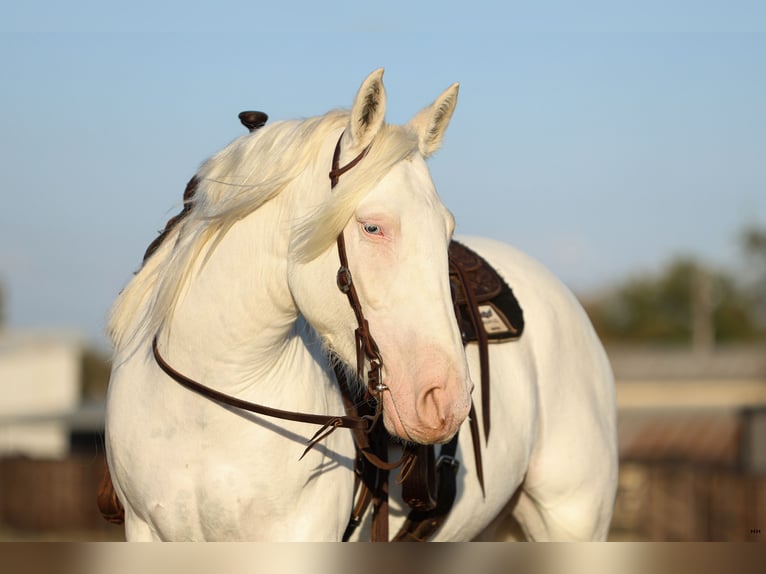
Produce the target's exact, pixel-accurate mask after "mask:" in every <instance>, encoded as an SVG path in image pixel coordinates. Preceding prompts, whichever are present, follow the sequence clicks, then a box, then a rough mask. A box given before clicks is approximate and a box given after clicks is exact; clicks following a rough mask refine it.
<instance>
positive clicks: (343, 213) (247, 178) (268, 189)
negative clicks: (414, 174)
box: [109, 111, 418, 348]
mask: <svg viewBox="0 0 766 574" xmlns="http://www.w3.org/2000/svg"><path fill="white" fill-rule="evenodd" d="M348 121H349V113H348V112H347V111H333V112H330V113H328V114H326V115H324V116H319V117H315V118H310V119H307V120H292V121H284V122H276V123H274V124H271V125H269V126H266V127H263V128H261V129H259V130H256V131H255V132H253V133H250V134H248V135H245V136H242V137H240V138H238V139H236V140H234V141H233V142H232V143H231V144H229V145H228V146H227V147H225V148H224V149H223V150H221V151H220V152H218V153H217V154H215V155H214V156H212V157H211V158H210V159H208V160H207V161H206V162H205V163H204V164H203V165H202V166H201V167H200V169H199V171H198V172H197V175H196V178H197V180H198V182H199V183H198V187H197V190H196V192H195V194H194V197H193V198H192V199H191V200H190V202H191V204H192V205H191V209H190V210H189V212H188V213H187V215H186V216H185V217H184V218H183V219H182V220H181V221H179V223H178V224H177V225H176V226H175V227H174V228H173V229H172V230H171V231H170V233H169V234H168V236H167V237H166V238H165V239H164V240H163V242H162V244H161V245H160V246H159V248H158V249H157V250H156V251H155V252H154V254H153V255H152V256H151V257H150V258H149V259H148V260H147V261H145V262H144V264H143V266H142V267H141V269H140V270H139V271H138V272H137V273H136V274H135V276H134V277H133V278H132V279H131V281H130V282H129V283H128V285H127V286H126V287H125V289H124V290H123V291H122V292H121V293H120V295H119V297H118V298H117V300H116V302H115V304H114V306H113V307H112V310H111V315H110V320H109V334H110V336H111V338H112V342H113V344H114V345H115V348H121V347H123V346H125V345H127V344H136V343H139V342H141V341H143V340H144V339H145V338H146V337H153V336H154V334H156V333H157V332H158V331H159V330H160V329H161V328H162V327H163V325H164V324H165V322H166V321H167V320H168V319H169V318H170V317H171V316H172V313H173V310H174V308H175V305H176V303H177V301H178V298H179V295H180V293H181V292H182V290H183V288H184V286H185V285H186V284H187V282H188V280H189V277H190V274H191V271H192V269H193V268H194V266H195V263H196V262H197V261H198V260H199V259H200V257H202V256H203V255H204V256H206V257H208V256H209V255H210V253H212V250H213V249H215V247H216V246H217V245H218V243H219V241H220V240H221V238H222V237H223V236H224V234H225V233H226V232H227V231H228V230H229V229H230V228H231V227H232V226H233V225H234V224H236V223H237V222H238V221H240V220H241V219H243V218H244V217H246V216H247V215H249V214H250V213H252V212H254V211H255V210H257V209H258V208H259V207H261V206H262V205H264V204H265V203H267V202H268V201H270V200H272V199H273V198H275V197H277V196H278V195H280V194H281V193H282V192H283V191H284V190H285V189H286V188H287V187H288V186H289V185H290V184H291V183H292V182H294V181H295V179H296V178H297V177H298V176H299V175H301V174H303V173H304V172H306V170H307V169H310V168H311V167H312V166H313V165H314V164H315V163H316V162H320V163H319V165H323V166H324V165H325V164H326V167H327V171H329V167H330V159H331V158H330V157H322V156H321V150H322V149H323V146H324V144H325V142H327V141H328V138H330V137H331V136H333V135H334V137H336V138H337V137H338V135H339V134H340V133H341V131H342V129H343V128H344V127H345V126H346V125H347V123H348ZM333 141H334V140H333ZM416 152H418V136H417V134H416V133H415V131H414V130H413V129H412V128H411V127H410V126H390V125H384V126H383V128H382V129H381V130H380V132H379V133H378V135H377V136H376V138H375V140H374V142H373V144H372V147H371V149H370V152H369V153H368V155H367V156H366V157H365V159H364V169H355V170H351V171H350V172H348V173H347V174H346V175H345V176H344V177H343V178H342V179H341V181H340V183H339V184H338V186H337V187H336V188H335V189H334V190H333V193H332V195H330V193H329V188H330V186H329V179H327V178H325V179H323V180H322V181H321V182H318V183H317V185H326V186H327V195H326V196H325V197H324V201H322V202H321V203H319V204H318V205H317V207H316V208H315V209H314V211H313V212H312V213H311V214H310V215H309V216H307V217H302V218H300V219H298V220H296V221H293V222H289V223H290V224H291V225H292V226H293V230H294V232H293V234H292V237H293V240H292V245H291V256H292V257H296V258H298V259H300V260H303V261H309V260H312V259H313V258H315V257H317V256H318V255H320V254H321V253H323V252H324V251H325V250H326V249H328V248H329V247H330V246H331V244H332V243H333V242H334V241H335V238H336V237H337V236H338V234H339V233H340V231H341V230H342V229H343V228H344V227H345V225H346V224H347V222H348V221H349V219H350V218H351V216H352V215H353V210H354V209H355V207H356V205H357V204H358V203H359V201H360V200H361V198H362V197H363V196H364V195H365V194H366V193H367V192H368V191H369V190H370V189H372V187H374V185H375V184H376V183H377V182H378V181H380V179H381V178H382V177H383V175H385V173H387V172H388V170H390V169H391V167H392V166H393V165H394V164H396V163H398V162H399V161H402V160H404V159H406V158H407V157H410V156H412V155H413V154H414V153H416ZM323 173H325V174H326V173H327V172H323ZM325 177H326V176H325Z"/></svg>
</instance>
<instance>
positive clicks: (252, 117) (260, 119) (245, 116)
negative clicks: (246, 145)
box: [239, 112, 269, 132]
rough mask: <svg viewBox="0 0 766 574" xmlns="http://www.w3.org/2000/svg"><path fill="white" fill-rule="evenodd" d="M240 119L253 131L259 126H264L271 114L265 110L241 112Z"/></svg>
mask: <svg viewBox="0 0 766 574" xmlns="http://www.w3.org/2000/svg"><path fill="white" fill-rule="evenodd" d="M239 121H241V122H242V125H243V126H245V127H246V128H247V129H248V130H250V131H251V132H254V131H255V130H257V129H258V128H262V127H263V126H264V125H266V122H267V121H269V116H268V115H266V114H265V113H263V112H241V113H240V114H239Z"/></svg>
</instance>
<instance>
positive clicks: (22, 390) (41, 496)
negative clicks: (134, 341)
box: [0, 330, 114, 540]
mask: <svg viewBox="0 0 766 574" xmlns="http://www.w3.org/2000/svg"><path fill="white" fill-rule="evenodd" d="M85 354H86V346H85V344H84V342H83V340H82V339H81V338H80V337H79V336H77V335H73V334H71V333H61V332H17V331H8V330H0V389H2V393H1V394H0V539H3V538H5V539H7V538H13V539H19V538H20V539H31V540H35V539H39V537H40V536H42V535H43V533H47V534H45V536H48V537H52V538H46V539H54V540H55V539H61V540H66V539H71V536H72V533H73V532H78V531H87V532H91V533H92V536H94V537H103V536H111V535H110V534H109V532H110V530H109V528H110V526H111V525H107V523H105V522H104V521H103V520H102V519H101V516H100V515H99V513H98V510H97V508H96V503H95V493H96V489H97V486H98V481H99V480H100V478H101V476H102V473H103V469H104V464H105V463H104V449H103V439H102V434H103V426H104V408H103V402H100V403H94V404H89V403H86V402H84V401H83V366H84V358H85ZM112 528H114V527H112ZM53 533H55V534H53Z"/></svg>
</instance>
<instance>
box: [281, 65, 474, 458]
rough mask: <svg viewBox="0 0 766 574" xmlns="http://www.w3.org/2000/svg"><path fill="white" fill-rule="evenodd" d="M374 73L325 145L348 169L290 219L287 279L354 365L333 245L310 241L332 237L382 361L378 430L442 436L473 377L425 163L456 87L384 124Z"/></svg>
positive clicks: (464, 410)
mask: <svg viewBox="0 0 766 574" xmlns="http://www.w3.org/2000/svg"><path fill="white" fill-rule="evenodd" d="M382 75H383V71H382V70H377V71H375V72H373V73H372V74H371V75H370V76H369V77H368V78H367V79H366V80H365V81H364V82H363V84H362V86H361V87H360V89H359V91H358V93H357V95H356V98H355V100H354V104H353V106H352V109H351V112H350V114H349V116H348V121H347V123H346V125H345V129H344V130H343V132H342V134H341V136H340V139H339V140H338V144H337V148H336V156H337V157H336V163H337V164H339V165H340V166H352V167H350V168H349V169H348V170H347V171H346V170H344V169H343V168H341V169H340V170H335V171H334V174H335V181H334V182H333V183H336V182H337V186H333V187H334V188H333V189H330V186H329V185H328V182H325V183H324V184H323V185H324V186H325V187H326V192H325V194H324V195H323V202H322V204H321V205H320V206H319V207H318V208H317V209H315V210H314V211H312V212H310V213H309V214H308V215H307V216H306V217H305V221H304V223H303V224H302V225H301V226H299V227H298V229H297V231H296V236H295V237H294V239H293V241H292V247H293V249H292V250H291V256H290V265H289V270H288V277H289V285H290V290H291V293H292V296H293V298H294V300H295V303H296V304H297V306H298V308H299V310H300V311H301V313H302V314H303V315H304V317H305V318H306V319H307V321H308V322H309V324H311V326H312V327H313V328H314V329H315V330H316V331H317V332H318V333H319V335H320V336H321V337H322V339H323V340H324V341H325V343H326V345H327V346H328V347H329V348H330V349H331V350H332V351H333V352H334V353H335V354H336V355H337V356H338V357H339V358H340V359H341V360H342V361H343V362H344V363H346V364H349V365H354V364H356V363H357V345H358V341H357V340H356V339H355V336H354V332H355V329H356V328H357V325H358V323H359V322H360V319H359V316H358V315H359V313H357V316H355V312H354V310H353V309H352V306H350V305H349V303H348V300H347V297H346V295H344V293H342V292H341V291H340V290H339V289H337V288H336V287H335V274H336V270H337V269H338V266H339V254H338V251H337V250H336V249H335V248H334V244H330V245H328V242H327V241H326V240H325V241H322V239H321V237H323V236H324V237H327V236H328V235H329V236H330V237H332V236H333V235H338V234H340V235H341V236H342V237H343V243H344V249H345V253H346V256H347V259H348V269H349V270H350V273H351V277H352V278H353V284H354V287H355V290H356V296H357V297H358V306H359V308H360V310H361V313H362V314H363V317H364V319H365V320H366V321H367V323H368V325H369V333H370V334H371V336H372V338H374V341H375V343H376V351H377V352H378V355H379V358H380V360H381V361H382V365H383V367H382V386H381V387H380V389H381V390H382V392H381V393H380V395H379V397H378V399H379V400H380V401H381V403H382V407H383V408H382V412H383V420H384V423H385V426H386V428H387V429H388V430H389V432H391V433H392V434H394V435H396V436H398V437H401V438H402V439H404V440H409V441H414V442H419V443H438V442H446V441H447V440H449V439H450V438H451V437H452V436H453V435H454V434H455V433H456V432H457V430H458V428H459V427H460V425H461V423H462V422H463V420H464V419H465V418H466V416H467V415H468V412H469V410H470V405H471V397H470V394H471V390H472V387H473V384H472V382H471V379H470V375H469V373H468V367H467V362H466V358H465V352H464V349H463V344H462V339H461V334H460V332H459V330H458V327H457V324H456V321H455V316H454V310H453V303H452V298H451V292H450V284H449V279H448V254H447V252H448V246H449V241H450V239H451V236H452V233H453V230H454V219H453V217H452V215H451V214H450V213H449V211H448V210H447V209H446V208H445V206H444V205H443V203H442V202H441V200H440V199H439V197H438V195H437V192H436V189H435V187H434V184H433V182H432V179H431V176H430V173H429V170H428V167H427V166H426V161H425V160H426V158H427V157H428V156H430V155H431V154H432V153H434V152H435V151H436V150H437V149H438V148H439V147H440V144H441V141H442V138H443V136H444V132H445V130H446V129H447V125H448V123H449V120H450V118H451V116H452V113H453V111H454V108H455V105H456V103H457V94H458V86H457V84H455V85H453V86H451V87H450V88H448V89H447V90H446V91H445V92H444V93H442V94H441V95H440V96H439V97H438V98H437V99H436V100H435V101H434V102H433V103H432V104H431V105H430V106H428V107H426V108H424V109H423V110H422V111H421V112H420V113H418V114H417V115H416V116H415V117H414V118H413V119H412V120H411V121H410V122H409V123H408V124H406V125H404V126H391V125H387V124H386V123H385V122H384V116H385V108H386V95H385V90H384V87H383V82H382ZM335 167H338V166H335ZM340 173H342V176H341V175H340ZM317 246H319V247H317ZM320 250H321V252H318V251H320ZM368 359H369V356H368Z"/></svg>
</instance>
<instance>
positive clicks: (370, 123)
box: [346, 68, 386, 151]
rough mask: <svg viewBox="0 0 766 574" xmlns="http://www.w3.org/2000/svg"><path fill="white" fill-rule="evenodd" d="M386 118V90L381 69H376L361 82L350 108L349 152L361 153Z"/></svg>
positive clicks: (347, 130)
mask: <svg viewBox="0 0 766 574" xmlns="http://www.w3.org/2000/svg"><path fill="white" fill-rule="evenodd" d="M385 116H386V90H385V88H384V87H383V68H378V69H377V70H375V71H374V72H373V73H371V74H370V75H369V76H367V78H366V79H365V80H364V82H362V86H361V87H360V88H359V91H358V92H357V94H356V98H355V99H354V105H353V106H352V107H351V117H350V118H349V123H348V127H347V128H346V134H347V135H348V136H350V141H349V142H348V146H349V147H348V148H347V149H349V150H350V151H361V150H362V149H364V148H365V147H367V146H368V145H370V142H371V141H372V139H373V138H374V137H375V135H376V134H377V133H378V131H379V130H380V128H381V126H382V125H383V120H384V119H385Z"/></svg>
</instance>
